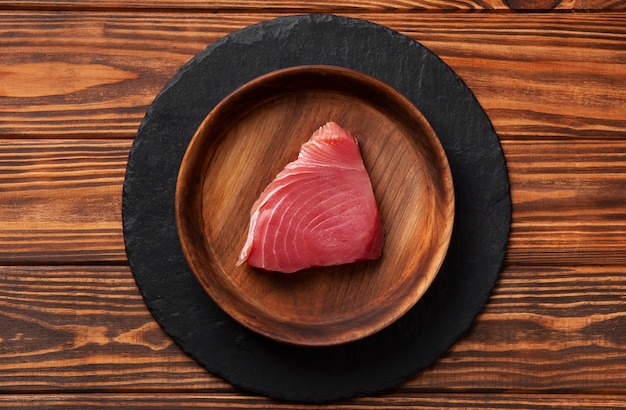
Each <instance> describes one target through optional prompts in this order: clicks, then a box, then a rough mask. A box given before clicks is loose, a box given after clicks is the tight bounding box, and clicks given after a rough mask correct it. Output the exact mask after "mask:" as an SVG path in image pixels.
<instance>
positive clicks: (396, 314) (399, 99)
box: [175, 65, 455, 346]
mask: <svg viewBox="0 0 626 410" xmlns="http://www.w3.org/2000/svg"><path fill="white" fill-rule="evenodd" d="M320 72H328V73H329V74H331V75H343V76H348V77H350V78H352V79H355V80H356V81H360V82H364V83H366V84H368V85H370V86H375V87H377V88H378V89H379V90H384V92H385V93H387V94H388V95H389V97H390V99H392V100H394V102H396V103H398V104H399V105H400V106H401V109H403V110H406V111H410V113H411V116H412V117H413V118H415V120H416V122H417V123H419V125H420V128H421V130H422V131H423V133H424V135H425V137H426V138H427V139H428V140H429V142H430V143H431V144H432V145H433V146H434V147H435V150H436V151H437V152H436V154H437V163H438V164H441V165H442V166H443V171H444V173H445V174H446V178H445V180H444V185H445V194H446V196H448V197H449V201H448V212H446V215H447V216H448V218H447V219H446V225H445V229H443V235H442V239H443V240H442V241H441V246H440V247H439V248H438V249H437V252H436V256H435V258H434V259H433V260H434V262H433V266H434V268H433V270H434V273H430V274H429V275H427V283H426V286H424V287H423V288H422V289H421V291H420V292H417V290H416V289H414V290H413V291H412V292H411V293H410V294H409V295H410V297H406V298H404V300H403V302H402V304H401V308H398V309H393V310H389V309H388V310H387V311H386V315H384V316H385V318H384V319H381V320H378V321H375V322H374V323H373V325H372V326H370V327H369V328H368V329H367V330H366V331H363V329H357V330H355V331H353V332H350V331H343V332H341V333H340V334H338V335H337V337H336V338H330V339H329V338H328V337H324V338H321V339H318V338H314V339H310V338H301V337H298V336H295V337H294V336H293V335H291V333H289V334H287V335H285V334H280V333H276V332H273V331H267V330H266V329H265V328H264V327H263V326H259V324H258V323H257V322H256V321H255V320H252V319H250V317H249V315H246V314H243V313H241V312H240V311H239V310H238V309H237V306H236V305H237V303H233V302H232V301H229V300H225V299H224V298H223V297H222V294H221V293H220V292H219V291H217V290H215V288H216V285H217V286H218V287H219V286H220V285H219V284H216V283H215V282H213V283H207V278H206V271H207V268H206V267H203V266H197V265H196V263H195V258H193V256H192V255H193V254H194V253H195V252H196V249H197V247H194V246H191V241H189V240H185V239H187V238H190V237H191V236H193V235H190V232H189V224H188V222H186V221H185V220H184V219H185V216H184V215H183V212H182V210H183V208H184V207H185V206H186V202H187V194H188V193H189V189H190V186H189V183H188V181H187V180H186V178H187V177H188V174H189V173H190V172H192V170H193V167H191V166H190V164H193V163H194V160H195V158H194V155H198V154H197V152H196V153H195V154H194V147H195V146H196V145H199V144H200V141H201V140H202V139H203V138H207V137H206V130H207V128H209V126H210V125H211V123H212V122H213V121H214V119H215V117H216V116H217V115H218V114H219V113H220V111H221V110H223V109H224V108H225V107H226V108H228V106H229V105H230V104H231V101H232V100H233V99H235V98H238V97H239V96H240V95H243V94H245V93H248V92H250V90H253V89H254V88H256V87H258V86H260V85H263V84H264V83H266V82H267V81H275V80H277V79H280V78H281V77H283V76H289V75H293V74H294V73H295V74H303V73H304V74H306V73H315V74H319V73H320ZM270 98H271V97H267V99H265V100H263V101H262V102H261V103H259V104H260V105H262V104H263V103H266V102H267V100H268V99H270ZM454 208H455V204H454V187H453V184H452V177H451V170H450V166H449V164H448V160H447V157H446V155H445V151H444V148H443V146H442V144H441V142H440V141H439V139H438V137H437V135H436V133H435V131H434V129H433V128H432V126H431V125H430V123H429V122H428V120H427V119H426V118H425V117H424V115H423V114H422V112H421V111H420V110H419V109H418V108H417V107H416V106H415V105H414V104H413V103H412V102H411V101H410V100H408V98H406V97H405V96H404V95H403V94H401V93H400V92H399V91H397V90H396V89H394V88H393V87H391V86H389V85H388V84H386V83H384V82H382V81H380V80H378V79H376V78H374V77H372V76H370V75H367V74H365V73H362V72H360V71H356V70H353V69H349V68H345V67H340V66H332V65H300V66H293V67H289V68H284V69H279V70H275V71H272V72H269V73H267V74H264V75H262V76H259V77H256V78H254V79H253V80H251V81H249V82H247V83H245V84H243V85H242V86H240V87H238V88H237V89H235V90H234V91H233V92H231V93H230V94H229V95H227V96H226V97H225V98H224V99H222V100H221V101H220V102H219V103H218V104H217V105H216V106H215V107H214V108H213V109H212V110H211V111H210V112H209V114H208V115H207V116H206V117H205V119H204V120H203V121H202V123H201V124H200V126H199V127H198V128H197V130H196V132H195V133H194V135H193V137H192V139H191V141H190V143H189V145H188V147H187V150H186V152H185V155H184V158H183V161H182V162H181V165H180V169H179V174H178V180H177V184H176V194H175V219H176V228H177V231H178V236H179V241H180V245H181V248H182V251H183V254H184V256H185V259H186V261H187V263H188V265H189V268H190V269H191V271H192V273H193V275H194V277H195V278H196V279H197V280H198V282H199V283H200V285H201V286H202V288H203V289H204V290H205V292H207V294H208V295H209V296H210V297H211V298H212V299H213V301H214V302H215V303H216V304H217V305H218V306H220V307H221V308H222V309H223V310H224V311H225V312H226V313H227V314H228V315H229V316H231V317H232V318H233V319H234V320H236V321H237V322H239V323H240V324H242V325H244V326H245V327H247V328H249V329H251V330H253V331H255V332H257V333H259V334H262V335H264V336H266V337H269V338H271V339H274V340H277V341H280V342H285V343H288V344H295V345H301V346H330V345H337V344H342V343H348V342H352V341H355V340H358V339H361V338H364V337H367V336H369V335H371V334H374V333H376V332H378V331H380V330H382V329H383V328H385V327H387V326H388V325H390V324H391V323H393V322H395V321H396V320H397V319H399V318H400V317H401V316H402V315H404V314H405V313H406V312H407V311H408V310H410V309H411V308H412V307H413V306H414V305H415V303H417V302H418V300H419V299H420V298H421V297H422V296H423V294H424V293H425V292H426V290H427V289H428V288H429V287H430V285H431V284H432V282H433V281H434V279H435V277H436V276H437V273H438V271H439V269H440V268H441V265H442V263H443V260H444V258H445V255H446V253H447V249H448V246H449V243H450V239H451V236H452V229H453V223H454V213H455V210H454ZM196 239H201V238H197V237H196ZM202 240H204V241H205V242H206V240H205V238H202ZM207 246H209V245H208V244H207V245H206V246H203V247H202V248H203V249H205V250H206V249H207ZM209 270H210V269H209ZM389 312H392V313H391V314H390V313H389ZM280 319H281V320H282V319H284V318H280ZM324 323H325V324H327V325H332V322H324Z"/></svg>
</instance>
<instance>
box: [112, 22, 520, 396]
mask: <svg viewBox="0 0 626 410" xmlns="http://www.w3.org/2000/svg"><path fill="white" fill-rule="evenodd" d="M315 64H325V65H337V66H343V67H347V68H351V69H354V70H358V71H361V72H363V73H365V74H368V75H371V76H373V77H376V78H378V79H379V80H381V81H383V82H385V83H387V84H388V85H391V86H392V87H394V88H396V89H397V90H399V91H400V92H402V93H403V94H404V95H405V96H406V97H408V98H409V99H410V100H411V101H412V102H413V103H414V104H415V105H416V106H417V107H418V108H419V109H420V110H421V111H422V113H423V114H424V115H425V116H426V118H427V119H428V121H429V122H430V123H431V125H432V126H433V128H434V129H435V131H436V132H437V135H438V136H439V138H440V140H441V142H442V144H443V146H444V148H445V150H446V154H447V156H448V160H449V162H450V168H451V170H452V174H453V179H454V186H455V195H456V219H455V227H454V231H453V234H452V239H451V243H450V247H449V250H448V254H447V256H446V260H445V261H444V264H443V267H442V268H441V270H440V272H439V275H438V276H437V278H436V280H435V281H434V283H433V284H432V285H431V287H430V289H429V290H428V292H427V293H426V294H425V295H424V296H423V297H422V299H421V300H420V301H419V302H418V303H417V304H416V305H415V307H414V308H413V309H411V310H410V311H409V312H408V313H407V314H406V315H404V316H403V317H402V318H400V319H399V320H398V321H396V322H395V323H393V324H392V325H390V326H389V327H387V328H385V329H383V330H381V331H380V332H378V333H376V334H374V335H372V336H369V337H367V338H365V339H361V340H358V341H355V342H351V343H347V344H342V345H338V346H329V347H316V348H312V347H299V346H293V345H286V344H281V343H279V342H275V341H272V340H270V339H267V338H265V337H263V336H260V335H258V334H256V333H253V332H252V331H250V330H247V329H246V328H244V327H243V326H241V325H239V324H238V323H237V322H235V321H234V320H233V319H231V318H230V317H229V316H228V315H226V314H225V313H224V312H223V311H222V310H220V309H219V308H218V307H217V305H215V304H214V303H213V301H212V300H211V299H210V298H209V297H208V296H207V294H206V293H205V292H204V291H203V289H202V287H201V286H200V285H199V284H198V283H197V282H196V280H195V278H194V276H193V274H192V273H191V271H190V270H189V268H188V266H187V264H186V262H185V259H184V256H183V254H182V251H181V248H180V244H179V241H178V237H177V233H176V226H175V214H174V193H175V189H176V179H177V175H178V169H179V166H180V163H181V160H182V158H183V155H184V153H185V150H186V147H187V144H188V143H189V140H190V139H191V137H192V136H193V134H194V132H195V130H196V128H197V127H198V126H199V124H200V123H201V122H202V120H203V119H204V117H205V116H206V115H207V114H208V113H209V111H211V109H212V108H213V107H214V106H215V105H217V103H218V102H219V101H220V100H222V99H223V98H224V97H225V96H227V95H228V94H229V93H230V92H232V91H233V90H235V89H236V88H237V87H239V86H241V85H243V84H245V83H247V82H248V81H250V80H252V79H254V78H256V77H258V76H260V75H263V74H266V73H268V72H271V71H274V70H277V69H281V68H286V67H292V66H298V65H315ZM510 218H511V199H510V194H509V183H508V176H507V169H506V164H505V160H504V156H503V153H502V149H501V146H500V143H499V140H498V137H497V135H496V134H495V132H494V130H493V127H492V125H491V123H490V121H489V119H488V118H487V116H486V114H485V112H484V111H483V110H482V108H481V107H480V105H479V104H478V102H477V101H476V99H475V98H474V96H473V94H472V93H471V91H470V90H469V89H468V88H467V86H466V85H465V84H464V83H463V81H462V80H461V79H460V78H459V77H458V76H457V75H455V73H454V72H453V71H452V70H451V69H450V68H449V67H448V66H447V65H446V64H444V63H443V62H442V61H441V60H440V59H439V58H438V57H437V56H436V55H434V54H433V53H432V52H430V51H429V50H428V49H426V48H425V47H423V46H422V45H420V44H419V43H417V42H415V41H414V40H412V39H410V38H408V37H406V36H404V35H402V34H399V33H397V32H395V31H392V30H390V29H388V28H386V27H383V26H380V25H377V24H373V23H371V22H367V21H362V20H356V19H350V18H345V17H337V16H332V15H304V16H289V17H282V18H278V19H275V20H272V21H268V22H264V23H260V24H257V25H253V26H249V27H247V28H244V29H242V30H240V31H237V32H234V33H232V34H230V35H228V36H226V37H224V38H222V39H221V40H219V41H217V42H215V43H214V44H212V45H211V46H209V47H208V48H207V49H206V50H205V51H204V52H202V53H200V54H198V55H197V56H196V57H195V58H193V59H192V60H191V61H190V62H189V63H188V64H186V65H185V66H184V67H183V68H182V69H181V70H180V72H179V73H178V74H177V75H176V76H175V77H174V78H173V79H172V80H171V81H170V83H169V84H168V85H167V86H166V87H165V88H164V89H163V90H162V91H161V93H160V94H159V95H158V96H157V98H156V99H155V101H154V102H153V104H152V105H151V107H150V108H149V110H148V112H147V115H146V117H145V119H144V121H143V123H142V124H141V127H140V129H139V131H138V133H137V136H136V139H135V141H134V143H133V146H132V148H131V152H130V157H129V160H128V167H127V170H126V179H125V182H124V194H123V222H124V238H125V243H126V252H127V255H128V259H129V262H130V266H131V269H132V271H133V274H134V276H135V280H136V282H137V285H138V286H139V289H140V290H141V292H142V294H143V297H144V300H145V302H146V304H147V305H148V307H149V309H150V310H151V312H152V314H153V315H154V317H155V319H156V320H157V322H158V323H159V324H160V325H161V326H162V327H163V329H164V330H165V331H166V332H167V333H168V334H169V335H170V336H171V337H172V338H173V339H174V340H175V341H176V343H177V344H178V345H179V346H180V347H181V348H182V349H183V350H184V351H185V352H187V353H188V354H189V355H190V356H192V357H193V358H194V359H195V360H197V361H198V362H199V363H200V364H201V365H203V366H204V367H205V368H206V369H207V370H209V371H210V372H212V373H214V374H216V375H219V376H221V377H223V378H224V379H225V380H227V381H229V382H231V383H232V384H234V385H236V386H238V387H241V388H244V389H248V390H250V391H253V392H256V393H259V394H263V395H268V396H271V397H275V398H282V399H286V400H291V401H302V402H326V401H330V400H336V399H340V398H347V397H353V396H360V395H367V394H372V393H375V392H379V391H381V390H384V389H387V388H390V387H393V386H395V385H397V384H399V383H401V382H402V381H404V380H406V379H407V378H409V377H411V376H412V375H414V374H416V373H417V372H419V371H420V370H422V369H424V368H425V367H426V366H428V365H430V364H431V363H432V362H433V361H434V360H435V359H437V358H438V357H439V356H440V355H442V354H443V353H444V352H445V351H446V350H447V349H448V348H449V347H450V346H451V345H452V344H453V343H454V342H455V341H456V340H457V339H458V338H459V337H460V336H461V335H462V334H463V333H464V332H465V331H466V330H467V329H468V328H469V327H470V325H471V323H472V321H473V319H474V317H475V316H476V315H477V314H478V312H479V311H480V309H481V308H482V306H483V305H484V303H485V302H486V300H487V298H488V296H489V293H490V291H491V289H492V287H493V285H494V283H495V281H496V279H497V276H498V272H499V270H500V266H501V264H502V260H503V258H504V253H505V249H506V244H507V240H508V233H509V225H510Z"/></svg>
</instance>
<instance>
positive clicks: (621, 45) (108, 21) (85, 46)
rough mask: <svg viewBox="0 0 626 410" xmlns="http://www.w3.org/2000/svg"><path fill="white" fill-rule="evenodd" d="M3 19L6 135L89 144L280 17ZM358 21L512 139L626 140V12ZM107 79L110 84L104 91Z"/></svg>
mask: <svg viewBox="0 0 626 410" xmlns="http://www.w3.org/2000/svg"><path fill="white" fill-rule="evenodd" d="M1 14H2V15H1V16H0V75H3V76H4V75H7V74H2V73H4V72H5V71H7V70H8V72H10V73H11V74H10V75H11V78H12V79H13V81H12V82H11V83H9V82H3V85H2V88H1V90H2V92H0V134H1V135H3V136H14V137H24V136H42V137H50V136H58V137H63V136H66V137H79V138H83V137H90V138H95V137H99V138H101V137H105V136H106V138H112V137H120V138H130V137H132V136H133V135H134V133H135V132H136V131H137V128H138V126H139V123H140V121H141V119H142V118H143V115H144V113H145V110H146V109H147V107H148V105H149V104H150V103H151V102H152V99H153V98H154V96H155V95H156V94H157V93H158V92H159V91H160V90H161V88H162V87H163V86H164V85H165V84H166V83H167V82H168V81H169V79H170V78H171V76H173V75H174V74H175V73H176V71H178V69H179V68H180V67H181V66H182V65H184V64H185V63H186V62H187V61H188V60H189V59H190V58H191V57H192V56H193V55H195V54H196V53H198V52H200V51H201V50H203V49H204V48H205V47H206V46H207V45H209V44H211V43H213V42H214V41H216V40H217V39H218V38H220V37H223V36H224V35H226V34H228V33H230V32H232V31H234V30H236V29H239V28H243V27H245V26H247V25H249V24H253V23H257V22H259V21H263V20H267V19H271V18H273V17H275V16H276V14H247V13H242V14H236V13H220V14H185V13H182V14H162V13H153V14H143V15H135V14H131V15H126V14H113V13H107V14H102V13H70V12H59V13H49V14H48V13H29V12H3V13H1ZM349 15H350V16H355V17H361V18H367V19H369V20H371V21H374V22H377V23H381V24H385V25H387V26H389V27H391V28H392V29H395V30H398V31H400V32H402V33H404V34H407V35H409V36H411V37H412V38H414V39H416V40H418V41H420V42H422V43H423V44H424V45H426V46H427V47H428V48H430V49H431V50H432V51H433V52H435V53H437V54H438V55H439V56H440V57H441V58H442V59H443V60H444V61H445V62H446V63H447V64H449V65H450V66H451V68H452V69H453V70H455V71H456V72H457V73H458V74H459V75H460V76H461V77H462V78H463V79H464V80H465V81H466V82H467V84H468V85H469V87H470V88H471V89H472V91H473V92H474V93H475V95H476V97H477V98H478V100H479V102H480V103H481V105H482V106H483V107H484V108H485V110H486V111H487V113H488V114H489V116H490V118H491V119H492V122H493V124H494V126H495V129H496V131H497V133H498V134H499V135H500V136H502V137H519V136H524V137H528V138H530V137H533V138H534V137H554V136H558V137H576V138H585V137H594V138H623V129H625V128H626V118H625V117H624V115H623V112H624V111H625V110H626V95H625V94H624V93H623V92H622V91H623V90H622V89H621V88H620V87H618V86H616V85H617V84H621V82H622V81H623V78H622V75H623V67H624V66H626V14H623V13H601V14H596V13H588V14H580V13H573V14H566V13H563V14H509V13H494V14H486V15H485V14H473V13H452V14H445V13H426V14H419V13H404V14H402V13H401V14H396V13H394V14H383V13H371V14H360V15H359V14H349ZM122 45H123V46H122ZM59 67H66V68H67V67H69V68H71V69H72V70H73V71H74V72H75V73H76V74H75V77H76V79H75V80H72V81H69V79H68V77H67V74H65V73H64V71H63V70H59V69H58V68H59ZM53 68H56V70H54V69H53ZM22 69H24V74H23V76H22V77H20V76H19V75H17V74H16V73H20V72H21V70H22ZM33 70H35V71H33ZM36 70H38V71H36ZM33 72H34V74H33ZM98 72H100V73H101V72H105V73H107V77H106V78H102V79H101V83H97V82H96V83H94V79H96V78H99V77H98V76H97V75H95V74H94V73H98ZM37 73H38V74H39V75H38V77H39V79H38V80H37V79H36V77H37ZM33 76H34V77H35V79H33ZM26 81H28V82H32V83H33V87H32V89H30V90H29V91H24V88H23V87H20V86H18V85H19V84H22V83H24V82H26ZM53 83H54V85H51V84H53ZM12 84H15V85H12ZM32 93H38V94H39V96H37V97H29V96H28V94H32Z"/></svg>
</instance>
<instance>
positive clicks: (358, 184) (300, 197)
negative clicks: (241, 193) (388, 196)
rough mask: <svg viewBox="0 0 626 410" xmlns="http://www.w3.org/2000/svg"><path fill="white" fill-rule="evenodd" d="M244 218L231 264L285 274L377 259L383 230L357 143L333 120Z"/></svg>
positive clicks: (312, 139) (266, 189)
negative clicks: (237, 251) (245, 233)
mask: <svg viewBox="0 0 626 410" xmlns="http://www.w3.org/2000/svg"><path fill="white" fill-rule="evenodd" d="M250 215H251V216H250V226H249V230H248V237H247V240H246V243H245V245H244V247H243V249H242V250H241V254H240V255H239V259H238V261H237V265H241V264H243V263H244V262H246V261H247V262H248V264H249V265H251V266H254V267H257V268H261V269H264V270H268V271H278V272H284V273H291V272H295V271H298V270H301V269H306V268H309V267H314V266H332V265H342V264H346V263H351V262H356V261H361V260H373V259H377V258H378V257H380V255H381V253H382V249H383V243H384V234H383V227H382V224H381V220H380V214H379V212H378V207H377V206H376V200H375V198H374V192H373V190H372V184H371V182H370V178H369V175H368V173H367V170H366V169H365V166H364V164H363V159H362V158H361V153H360V151H359V145H358V141H357V140H356V138H354V137H353V136H352V135H351V134H350V133H349V132H348V131H346V130H345V129H343V128H342V127H341V126H339V125H337V124H336V123H334V122H329V123H327V124H326V125H324V126H323V127H320V128H319V129H318V130H317V131H315V132H314V133H313V135H312V136H311V138H310V139H309V141H307V142H306V143H304V144H303V145H302V148H301V149H300V153H299V155H298V158H297V159H296V160H295V161H293V162H291V163H289V164H287V166H285V168H284V169H283V170H282V171H281V172H280V173H278V175H277V176H276V178H275V179H274V180H273V181H272V182H271V183H270V184H269V185H268V186H267V187H266V188H265V189H264V190H263V192H261V195H260V196H259V198H258V199H257V200H256V201H255V203H254V204H253V206H252V209H251V211H250Z"/></svg>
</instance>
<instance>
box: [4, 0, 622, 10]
mask: <svg viewBox="0 0 626 410" xmlns="http://www.w3.org/2000/svg"><path fill="white" fill-rule="evenodd" d="M2 8H4V9H38V10H42V9H47V10H52V9H54V10H94V9H107V10H111V9H113V10H136V9H140V10H142V11H145V10H174V9H175V10H195V11H253V10H260V9H262V10H276V11H281V12H285V11H288V12H292V13H319V12H322V13H323V12H328V11H329V10H333V11H362V10H367V11H492V10H497V11H507V10H518V11H528V10H534V11H537V10H544V11H545V10H568V11H591V10H624V9H626V2H624V1H623V0H407V1H400V0H369V1H365V0H360V1H353V2H350V4H349V5H338V4H337V3H336V2H334V3H333V2H331V1H329V0H316V1H303V0H275V1H273V2H271V3H268V2H264V1H260V0H237V1H235V0H212V1H210V2H206V1H200V0H185V1H178V2H176V1H172V0H158V1H146V0H133V1H122V0H106V1H98V2H94V1H89V0H80V1H51V0H39V1H37V0H21V1H20V0H9V1H5V2H3V4H2Z"/></svg>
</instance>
